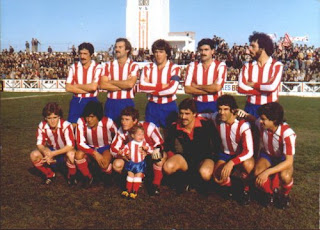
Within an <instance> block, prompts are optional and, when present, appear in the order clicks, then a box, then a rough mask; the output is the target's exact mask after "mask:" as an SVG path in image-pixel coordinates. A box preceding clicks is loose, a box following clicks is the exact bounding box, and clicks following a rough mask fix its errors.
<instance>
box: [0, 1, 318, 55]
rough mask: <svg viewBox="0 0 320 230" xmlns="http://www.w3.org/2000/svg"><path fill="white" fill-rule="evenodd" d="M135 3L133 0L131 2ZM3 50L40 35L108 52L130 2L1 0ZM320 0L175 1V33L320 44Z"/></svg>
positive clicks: (56, 44) (44, 43) (60, 46)
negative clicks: (258, 35)
mask: <svg viewBox="0 0 320 230" xmlns="http://www.w3.org/2000/svg"><path fill="white" fill-rule="evenodd" d="M129 1H130V0H129ZM150 1H156V0H150ZM0 4H1V49H5V48H8V47H9V45H12V46H13V47H14V48H15V50H24V49H25V46H24V44H25V42H26V41H27V40H28V41H29V42H30V41H31V39H32V38H37V39H38V40H39V41H40V42H41V47H40V48H41V50H40V51H46V50H47V48H48V46H49V45H51V47H52V48H53V49H54V50H57V51H65V50H67V49H68V48H70V47H71V46H72V45H73V44H74V45H75V46H78V45H79V44H80V43H81V42H83V41H88V42H91V43H92V44H93V45H94V46H95V48H96V50H106V49H107V48H108V47H110V45H111V44H113V43H114V41H115V39H116V38H117V37H125V24H126V21H125V16H126V0H90V1H84V0H0ZM319 22H320V0H265V1H259V0H219V1H217V0H170V31H171V32H182V31H194V32H196V42H198V41H199V40H200V39H201V38H204V37H209V38H212V37H213V35H214V34H215V35H217V36H219V37H222V38H224V39H225V40H226V41H227V42H228V43H229V45H232V44H233V43H234V42H236V43H237V44H244V43H245V42H247V40H248V36H249V35H250V34H251V33H252V32H253V31H259V32H265V33H276V34H277V36H278V37H281V36H283V35H284V33H285V32H288V33H289V34H290V35H291V36H304V35H309V42H308V43H306V44H308V45H315V46H316V47H320V25H319Z"/></svg>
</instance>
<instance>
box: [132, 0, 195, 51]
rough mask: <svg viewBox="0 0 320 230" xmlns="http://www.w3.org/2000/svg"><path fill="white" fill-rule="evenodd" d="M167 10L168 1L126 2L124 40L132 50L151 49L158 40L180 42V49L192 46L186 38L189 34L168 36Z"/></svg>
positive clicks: (140, 0) (145, 0)
mask: <svg viewBox="0 0 320 230" xmlns="http://www.w3.org/2000/svg"><path fill="white" fill-rule="evenodd" d="M169 10H170V8H169V0H127V8H126V38H127V39H128V40H129V41H130V42H131V45H132V47H133V48H138V49H139V48H143V49H146V48H148V49H151V45H152V43H153V42H154V41H155V40H157V39H160V38H162V39H166V40H168V41H174V42H180V44H181V49H184V48H186V47H187V46H186V45H188V44H189V46H190V44H191V46H190V47H192V44H193V45H194V42H193V43H192V42H190V39H191V38H190V37H187V36H186V34H188V36H189V32H185V34H183V35H182V34H179V36H178V37H177V36H174V37H173V36H170V35H169V24H170V23H169V22H170V12H169ZM175 35H177V34H175ZM192 39H194V38H192ZM193 41H194V40H193ZM188 49H190V48H188ZM193 49H194V48H191V50H193Z"/></svg>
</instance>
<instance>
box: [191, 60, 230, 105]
mask: <svg viewBox="0 0 320 230" xmlns="http://www.w3.org/2000/svg"><path fill="white" fill-rule="evenodd" d="M226 78H227V66H226V64H225V63H224V62H219V61H217V60H213V61H212V63H211V64H210V66H209V68H208V69H204V66H203V65H202V63H201V62H200V63H198V62H191V63H190V64H189V65H188V68H187V76H186V80H185V86H191V83H192V82H193V83H195V84H197V85H211V84H213V83H216V84H218V85H221V86H222V87H223V85H224V82H225V81H226ZM221 95H222V91H221V90H220V91H219V92H216V93H210V94H205V95H193V99H194V100H195V101H200V102H212V101H216V100H217V99H218V97H220V96H221Z"/></svg>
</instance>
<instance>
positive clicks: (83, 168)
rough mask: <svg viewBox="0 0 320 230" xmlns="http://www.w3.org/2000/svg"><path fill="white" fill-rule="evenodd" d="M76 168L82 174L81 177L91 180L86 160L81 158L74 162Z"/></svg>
mask: <svg viewBox="0 0 320 230" xmlns="http://www.w3.org/2000/svg"><path fill="white" fill-rule="evenodd" d="M75 161H76V163H77V166H78V169H79V171H80V172H81V173H82V175H84V176H86V177H89V178H92V175H91V173H90V172H89V168H88V162H87V160H86V158H83V159H81V160H75Z"/></svg>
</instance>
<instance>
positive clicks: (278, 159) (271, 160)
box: [260, 152, 286, 167]
mask: <svg viewBox="0 0 320 230" xmlns="http://www.w3.org/2000/svg"><path fill="white" fill-rule="evenodd" d="M260 158H264V159H266V160H268V161H269V163H270V164H271V167H273V166H275V165H277V164H279V163H280V162H282V161H284V160H285V159H286V157H285V156H281V157H272V156H270V155H269V154H266V153H264V152H261V153H260Z"/></svg>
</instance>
